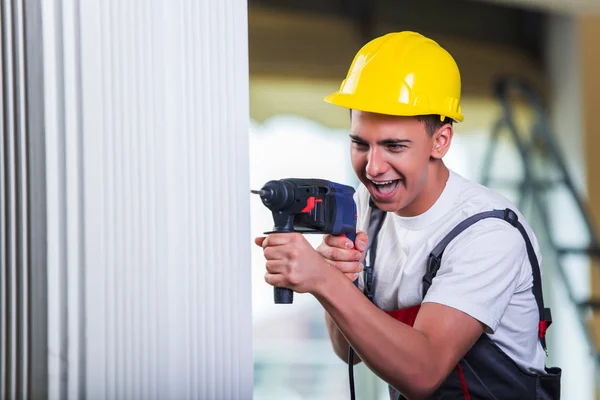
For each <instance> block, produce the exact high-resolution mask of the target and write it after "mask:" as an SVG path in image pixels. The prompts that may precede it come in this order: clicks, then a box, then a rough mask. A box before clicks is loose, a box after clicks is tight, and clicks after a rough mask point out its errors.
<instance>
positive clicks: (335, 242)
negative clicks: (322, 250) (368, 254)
mask: <svg viewBox="0 0 600 400" xmlns="http://www.w3.org/2000/svg"><path fill="white" fill-rule="evenodd" d="M323 241H324V242H325V244H327V245H328V246H329V247H337V248H340V249H352V248H354V243H352V240H350V239H348V238H347V237H345V236H334V235H325V236H323Z"/></svg>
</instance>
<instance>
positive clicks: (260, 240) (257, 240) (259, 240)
mask: <svg viewBox="0 0 600 400" xmlns="http://www.w3.org/2000/svg"><path fill="white" fill-rule="evenodd" d="M266 238H267V237H266V236H260V237H257V238H254V243H255V244H256V245H257V246H259V247H262V245H263V242H264V241H265V239H266Z"/></svg>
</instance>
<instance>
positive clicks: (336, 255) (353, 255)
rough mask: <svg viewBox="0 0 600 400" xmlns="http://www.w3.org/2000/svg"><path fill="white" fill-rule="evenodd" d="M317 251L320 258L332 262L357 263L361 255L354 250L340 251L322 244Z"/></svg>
mask: <svg viewBox="0 0 600 400" xmlns="http://www.w3.org/2000/svg"><path fill="white" fill-rule="evenodd" d="M317 251H318V252H319V254H321V256H322V257H325V258H326V259H329V260H332V261H359V260H360V259H361V258H362V256H363V253H361V252H360V251H356V250H349V249H340V248H339V247H331V246H328V245H324V244H322V245H321V246H319V247H318V249H317Z"/></svg>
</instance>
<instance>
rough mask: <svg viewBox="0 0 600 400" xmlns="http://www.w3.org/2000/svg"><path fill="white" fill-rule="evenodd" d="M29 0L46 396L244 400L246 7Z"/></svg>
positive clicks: (247, 362) (248, 363)
mask: <svg viewBox="0 0 600 400" xmlns="http://www.w3.org/2000/svg"><path fill="white" fill-rule="evenodd" d="M42 4H43V9H44V10H43V11H44V12H43V16H44V20H45V24H44V49H45V70H44V77H45V79H44V80H45V98H46V102H45V104H46V114H47V115H46V132H47V134H46V140H47V146H46V147H47V154H46V158H47V176H48V181H47V185H48V239H49V245H48V248H49V249H48V252H49V254H48V276H49V277H48V281H49V330H50V333H49V343H50V349H51V351H50V360H49V369H50V376H51V380H50V383H49V386H50V393H51V397H53V398H61V399H62V398H72V399H76V398H81V397H82V396H87V398H90V399H159V398H160V399H192V398H193V399H210V400H213V399H248V398H251V397H252V350H251V347H252V342H251V333H250V332H251V325H252V324H251V305H250V299H251V294H250V287H251V283H250V248H249V246H250V244H251V238H250V229H249V205H248V201H249V186H248V185H249V184H248V71H247V58H248V51H247V8H246V2H245V1H242V0H218V1H216V0H212V1H209V0H202V1H196V0H187V1H183V0H175V1H172V0H148V1H142V0H138V1H134V0H127V1H123V0H102V1H100V0H95V1H92V0H90V1H81V2H78V1H74V0H68V1H63V2H56V3H54V4H52V3H51V2H43V3H42ZM52 77H54V79H52Z"/></svg>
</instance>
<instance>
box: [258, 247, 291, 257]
mask: <svg viewBox="0 0 600 400" xmlns="http://www.w3.org/2000/svg"><path fill="white" fill-rule="evenodd" d="M263 255H264V256H265V259H267V260H286V259H287V255H286V250H285V248H284V247H283V246H268V247H263Z"/></svg>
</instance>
